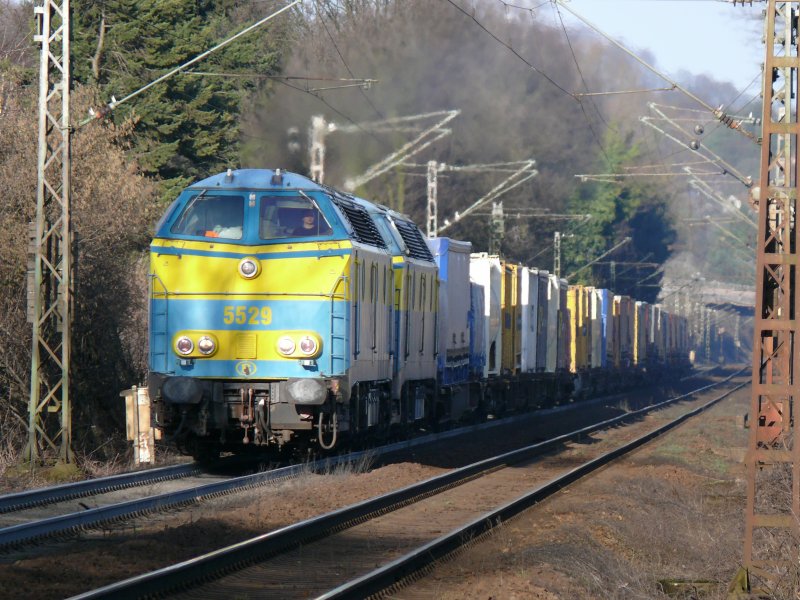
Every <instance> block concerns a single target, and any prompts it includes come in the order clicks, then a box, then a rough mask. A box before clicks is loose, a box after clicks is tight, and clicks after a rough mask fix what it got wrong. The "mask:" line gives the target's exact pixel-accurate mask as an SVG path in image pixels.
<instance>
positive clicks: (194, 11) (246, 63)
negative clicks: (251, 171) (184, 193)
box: [72, 0, 295, 201]
mask: <svg viewBox="0 0 800 600" xmlns="http://www.w3.org/2000/svg"><path fill="white" fill-rule="evenodd" d="M72 5H73V13H74V18H73V32H74V33H73V37H74V42H73V60H72V62H73V71H74V73H73V74H74V77H75V79H76V80H77V81H79V82H89V83H94V84H97V85H98V86H99V87H100V89H101V93H102V94H104V95H106V97H105V101H108V100H110V98H111V97H112V96H114V97H116V98H117V99H121V98H123V97H124V96H126V95H128V94H130V93H131V92H134V91H136V90H138V89H139V88H141V87H142V86H143V85H146V84H147V83H149V82H151V81H153V80H155V79H157V78H158V77H159V76H161V75H163V74H164V73H167V72H168V71H170V70H171V69H173V68H175V67H177V66H179V65H181V64H183V63H185V62H186V61H188V60H190V59H192V58H194V57H195V56H197V55H199V54H200V53H202V52H204V51H206V50H208V49H209V48H211V47H213V46H214V45H216V44H217V43H219V42H221V41H222V40H224V39H226V38H227V37H229V36H231V35H232V34H234V33H235V32H237V31H239V30H241V29H243V28H244V27H245V26H246V25H249V24H250V23H252V22H255V21H256V20H258V19H259V18H262V17H263V16H266V15H267V14H268V10H269V9H267V10H265V9H264V8H265V7H264V4H260V5H258V6H256V7H255V8H253V7H241V6H239V5H238V3H237V2H234V1H233V0H222V1H218V2H215V1H213V0H195V1H190V0H106V1H103V0H77V1H76V2H73V4H72ZM256 10H257V11H258V12H257V13H256ZM294 19H295V17H292V16H291V15H286V16H284V15H282V16H281V17H278V18H277V19H276V20H275V21H271V22H270V23H268V24H267V25H266V26H264V27H263V28H260V29H259V30H256V31H253V32H251V33H249V34H248V35H246V36H244V37H242V38H240V39H239V40H237V41H236V42H234V43H233V44H231V45H230V46H228V47H226V48H224V49H222V50H221V51H219V52H218V53H216V54H214V55H211V56H210V57H209V58H208V59H206V60H204V61H203V62H201V63H198V65H196V66H195V69H196V70H198V71H203V72H212V73H215V75H206V76H202V75H196V74H191V73H182V74H178V75H176V76H175V77H172V78H171V79H168V80H166V81H165V82H163V83H160V84H158V85H157V86H154V87H153V88H151V89H149V90H147V91H146V92H145V93H143V94H142V95H141V96H137V97H136V98H135V99H134V100H132V101H131V102H129V103H126V104H123V105H121V106H120V107H119V108H118V109H117V110H116V111H115V114H114V115H113V116H114V118H125V117H127V116H133V117H134V118H135V120H136V122H137V126H136V132H135V137H134V139H133V140H132V142H133V146H134V150H135V154H136V158H137V159H138V161H139V164H141V166H142V168H143V169H144V170H145V172H146V173H147V174H149V175H154V176H158V177H159V178H160V179H161V180H162V197H163V199H164V201H169V200H170V199H171V198H172V197H174V195H175V193H176V192H177V191H178V190H180V189H181V188H182V187H184V186H185V185H186V184H187V183H189V182H191V181H193V180H196V179H198V178H201V177H205V176H207V175H209V174H210V173H213V172H217V171H220V170H222V169H224V168H227V167H235V166H237V165H238V162H239V134H240V129H239V122H240V111H241V109H242V106H243V102H244V100H245V99H246V98H247V95H248V93H249V92H250V91H252V90H254V89H256V88H257V87H259V85H263V81H264V80H263V79H259V78H258V77H259V76H261V75H270V74H275V73H277V72H278V71H279V69H280V65H281V57H282V56H283V54H284V52H285V49H286V46H285V43H286V42H285V40H286V39H287V36H286V35H285V34H286V32H287V31H288V30H290V29H291V28H292V26H293V24H294V22H295V21H294ZM233 75H243V76H233Z"/></svg>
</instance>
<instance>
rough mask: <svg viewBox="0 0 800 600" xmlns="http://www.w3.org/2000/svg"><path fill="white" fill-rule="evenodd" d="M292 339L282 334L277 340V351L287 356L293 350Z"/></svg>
mask: <svg viewBox="0 0 800 600" xmlns="http://www.w3.org/2000/svg"><path fill="white" fill-rule="evenodd" d="M294 348H295V345H294V340H293V339H292V338H290V337H289V336H288V335H285V336H283V337H282V338H280V339H279V340H278V352H280V353H281V354H283V355H285V356H289V355H290V354H292V353H293V352H294Z"/></svg>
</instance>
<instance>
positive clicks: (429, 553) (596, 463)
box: [317, 383, 747, 600]
mask: <svg viewBox="0 0 800 600" xmlns="http://www.w3.org/2000/svg"><path fill="white" fill-rule="evenodd" d="M745 385H747V384H746V383H741V384H739V385H737V386H736V387H734V388H733V389H732V390H729V391H727V392H725V393H724V394H722V395H721V396H718V397H717V398H714V399H713V400H711V401H709V402H707V403H706V404H704V405H702V406H699V407H698V408H696V409H694V410H691V411H689V412H687V413H684V414H683V415H681V416H680V417H678V418H677V419H675V420H673V421H670V422H669V423H666V424H665V425H662V426H661V427H658V428H657V429H654V430H653V431H650V432H648V433H646V434H644V435H643V436H640V437H638V438H636V439H635V440H633V441H631V442H628V443H627V444H624V445H622V446H620V447H618V448H616V449H614V450H611V451H610V452H607V453H605V454H603V455H601V456H598V457H596V458H594V459H592V460H589V461H587V462H585V463H583V464H582V465H580V466H578V467H575V468H574V469H572V470H570V471H568V472H567V473H564V474H563V475H560V476H558V477H555V478H553V479H551V480H550V481H549V482H547V483H545V484H543V485H540V486H538V487H537V488H535V489H533V490H531V491H530V492H528V493H526V494H523V495H522V496H520V497H519V498H517V499H516V500H512V501H511V502H508V503H506V504H504V505H503V506H500V507H499V508H497V509H495V510H492V511H489V512H487V513H485V514H483V515H481V516H480V517H478V518H477V519H474V520H473V521H472V522H470V523H467V524H466V525H464V526H463V527H458V528H456V529H454V530H452V531H451V532H450V533H447V534H445V535H443V536H441V537H439V538H437V539H435V540H433V541H431V542H429V543H427V544H424V545H422V546H420V547H418V548H416V549H415V550H413V551H411V552H409V553H407V554H405V555H404V556H401V557H400V558H398V559H396V560H394V561H392V562H390V563H387V564H386V565H384V566H382V567H378V568H377V569H375V570H373V571H371V572H369V573H366V574H365V575H362V576H361V577H358V578H356V579H353V580H351V581H349V582H347V583H345V584H343V585H340V586H338V587H336V588H334V589H332V590H330V591H329V592H326V593H325V594H322V595H320V596H317V600H334V599H335V600H345V599H350V598H353V599H357V598H359V599H360V598H365V597H367V596H369V595H371V594H376V593H378V592H381V591H383V590H386V589H387V588H391V587H402V586H403V580H404V579H406V578H408V577H409V576H411V575H413V574H414V573H416V572H418V571H420V570H422V569H424V568H426V567H428V566H430V565H431V564H432V563H433V562H434V561H436V560H439V559H441V558H444V557H445V556H447V555H448V554H450V553H451V552H453V551H454V550H457V549H459V548H460V547H461V546H464V545H465V544H467V543H469V542H470V541H472V540H474V539H475V538H476V537H477V536H480V535H482V534H484V533H486V532H488V531H490V530H491V529H493V528H494V527H496V526H498V525H499V524H501V523H503V522H504V521H507V520H508V519H510V518H512V517H514V516H515V515H517V514H518V513H520V512H522V511H523V510H525V509H526V508H529V507H531V506H533V505H534V504H536V503H538V502H541V501H542V500H544V499H545V498H547V497H549V496H551V495H552V494H554V493H556V492H557V491H559V490H561V489H563V488H564V487H566V486H567V485H569V484H571V483H574V482H575V481H577V480H579V479H581V478H582V477H584V476H585V475H588V474H589V473H591V472H592V471H595V470H597V469H599V468H600V467H603V466H605V465H607V464H608V463H610V462H612V461H614V460H616V459H617V458H619V457H621V456H624V455H625V454H628V453H629V452H631V451H633V450H635V449H637V448H639V447H640V446H643V445H644V444H646V443H647V442H649V441H651V440H653V439H655V438H656V437H658V436H660V435H662V434H663V433H666V432H667V431H669V430H671V429H673V428H675V427H677V426H678V425H680V424H682V423H683V422H685V421H687V420H688V419H690V418H691V417H694V416H696V415H698V414H700V413H701V412H703V411H705V410H707V409H708V408H711V407H712V406H714V405H715V404H717V403H718V402H720V401H721V400H723V399H724V398H727V397H728V396H729V395H730V394H732V393H733V392H735V391H737V390H739V389H741V388H742V387H744V386H745Z"/></svg>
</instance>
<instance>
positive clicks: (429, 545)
mask: <svg viewBox="0 0 800 600" xmlns="http://www.w3.org/2000/svg"><path fill="white" fill-rule="evenodd" d="M731 377H733V376H731ZM729 379H730V378H729ZM726 381H728V380H726ZM720 383H723V382H720ZM715 385H718V384H715ZM743 385H745V383H741V384H739V385H737V386H736V387H734V388H733V389H731V390H728V391H727V392H725V393H723V394H721V395H720V396H718V397H716V398H714V399H713V400H712V401H710V402H706V403H704V404H702V405H700V406H698V407H697V408H695V409H694V410H691V411H689V412H686V413H684V414H682V415H680V416H679V417H677V418H675V419H671V420H669V422H667V423H665V424H664V425H662V426H660V427H658V428H656V429H652V430H649V431H646V432H644V433H640V434H637V435H636V437H635V439H632V440H630V439H627V440H624V441H623V442H619V443H616V445H615V447H614V448H613V449H611V450H609V451H606V452H600V451H598V452H596V453H595V456H593V457H592V458H589V459H586V460H581V461H580V464H577V465H566V468H565V465H564V464H561V465H560V470H561V471H562V472H561V473H560V474H559V475H558V476H555V477H547V476H546V474H547V473H548V472H549V471H550V470H551V469H549V468H544V469H543V468H542V460H544V461H545V462H546V461H548V460H554V461H555V462H556V463H558V462H559V461H560V462H561V463H564V459H563V457H561V458H559V457H558V456H556V457H551V458H550V459H540V460H537V461H533V460H532V457H534V456H537V455H540V454H541V453H542V452H544V451H546V450H548V449H552V448H554V447H557V446H559V445H561V444H564V443H565V442H568V441H570V440H575V439H580V438H585V437H586V436H587V435H588V434H590V433H592V432H595V431H598V430H600V429H608V428H611V427H614V426H615V425H618V424H620V423H621V422H622V421H624V420H628V419H631V418H637V417H642V416H643V415H644V414H645V413H647V412H650V411H652V410H654V409H656V408H661V407H664V406H666V405H668V404H671V403H674V402H675V401H676V399H670V400H668V401H665V402H662V403H659V404H657V405H654V406H651V407H647V408H645V409H641V410H639V411H634V412H631V413H628V414H626V415H623V416H620V417H616V418H614V419H610V420H607V421H604V422H602V423H598V424H595V425H592V426H590V427H585V428H583V429H580V430H578V431H575V432H572V433H570V434H566V435H563V436H559V437H557V438H553V439H551V440H547V441H545V442H541V443H538V444H534V445H531V446H528V447H526V448H522V449H519V450H516V451H513V452H509V453H505V454H502V455H499V456H495V457H493V458H490V459H487V460H483V461H480V462H477V463H474V464H471V465H468V466H465V467H462V468H459V469H455V470H452V471H450V472H448V473H445V474H443V475H440V476H438V477H434V478H431V479H429V480H427V481H423V482H421V483H418V484H414V485H411V486H408V487H406V488H403V489H400V490H396V491H393V492H390V493H388V494H385V495H382V496H379V497H376V498H373V499H370V500H367V501H364V502H360V503H358V504H355V505H352V506H348V507H345V508H343V509H340V510H337V511H333V512H331V513H328V514H326V515H322V516H318V517H315V518H312V519H309V520H307V521H303V522H300V523H297V524H294V525H291V526H288V527H284V528H282V529H279V530H276V531H273V532H271V533H268V534H265V535H262V536H259V537H257V538H254V539H251V540H248V541H246V542H242V543H239V544H235V545H234V546H230V547H228V548H223V549H221V550H217V551H215V552H211V553H209V554H206V555H203V556H200V557H198V558H196V559H193V560H189V561H185V562H183V563H180V564H177V565H173V566H170V567H167V568H165V569H161V570H158V571H155V572H152V573H148V574H145V575H141V576H139V577H134V578H132V579H129V580H126V581H122V582H119V583H116V584H113V585H110V586H106V587H103V588H100V589H97V590H94V591H92V592H88V593H86V594H83V595H80V596H76V598H81V599H89V598H112V597H113V598H137V597H142V596H146V595H153V594H164V593H168V592H170V591H173V590H181V589H188V591H186V592H184V593H183V594H181V593H179V594H178V597H186V598H192V597H197V596H198V595H200V596H202V597H217V596H219V597H231V596H237V595H242V594H244V595H247V594H250V593H257V594H258V597H260V598H267V597H276V598H290V597H309V596H312V595H318V596H319V597H323V598H362V597H364V596H366V595H369V594H372V593H376V592H378V591H380V590H383V589H386V588H387V587H391V586H393V585H395V584H396V582H397V581H399V580H401V579H403V578H404V577H408V576H410V575H412V574H413V573H414V572H415V571H417V570H419V569H422V568H424V567H426V566H427V565H429V564H430V563H431V562H432V561H433V560H435V559H436V558H438V557H440V556H443V555H445V554H447V553H449V552H452V551H453V550H455V549H456V548H458V547H459V546H461V545H463V544H464V543H465V542H468V541H469V540H471V539H474V538H475V536H479V535H481V534H482V533H484V532H486V531H488V530H489V529H491V528H492V527H493V526H494V525H496V524H497V523H499V522H502V521H505V520H507V519H508V518H509V517H511V516H513V515H514V514H516V513H518V512H519V511H521V510H524V509H525V508H527V507H528V506H531V505H532V504H535V503H536V502H539V501H541V500H542V499H544V498H546V497H547V496H548V495H550V494H552V493H553V492H555V491H557V490H558V489H561V488H562V487H564V486H566V485H569V484H570V483H571V482H573V481H575V480H577V479H578V478H580V477H583V476H584V475H586V474H587V473H590V472H591V471H593V470H595V469H597V468H599V467H600V466H602V465H605V464H607V463H608V462H610V461H612V460H614V459H615V458H617V457H619V456H621V455H623V454H625V453H627V452H630V451H631V450H633V449H635V448H638V447H639V446H641V445H642V444H644V443H646V442H647V441H649V440H651V439H653V438H654V437H656V436H658V435H661V434H662V433H664V432H665V431H668V430H669V429H671V428H673V427H675V426H677V425H678V424H680V423H682V422H684V421H685V420H687V419H688V418H690V417H691V416H694V415H696V414H698V413H700V412H702V411H703V410H706V409H707V408H709V407H710V406H712V405H713V404H715V403H717V402H719V401H720V400H722V399H723V398H725V397H727V396H728V395H729V394H731V393H732V392H733V391H735V390H736V389H739V388H740V387H742V386H743ZM708 387H711V386H706V387H704V388H702V389H703V390H705V389H707V388H708ZM697 391H699V390H696V391H695V392H697ZM684 397H685V396H681V397H680V398H684ZM637 425H641V424H637ZM623 437H624V436H623ZM567 462H569V461H567ZM557 466H558V465H557ZM343 557H346V559H343ZM225 573H228V574H227V575H223V574H225ZM209 579H213V581H210V582H209ZM198 582H207V583H199V584H198ZM198 585H199V587H198Z"/></svg>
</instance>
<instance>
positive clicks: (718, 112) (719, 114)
mask: <svg viewBox="0 0 800 600" xmlns="http://www.w3.org/2000/svg"><path fill="white" fill-rule="evenodd" d="M552 1H553V3H554V4H556V5H557V6H561V7H562V8H564V10H566V11H567V12H569V13H570V14H571V15H572V16H574V17H575V18H577V19H579V20H580V21H582V22H583V23H584V24H585V25H586V26H587V27H589V28H590V29H591V30H592V31H594V32H596V33H598V34H600V35H601V36H603V37H604V38H605V39H607V40H608V41H609V42H611V43H612V44H614V45H615V46H616V47H617V48H619V49H620V50H622V51H623V52H624V53H625V54H627V55H628V56H630V57H631V58H633V59H634V60H635V61H636V62H638V63H639V64H640V65H642V66H643V67H645V68H646V69H648V70H649V71H651V72H652V73H654V74H655V75H657V76H658V77H660V78H661V79H663V80H664V81H666V82H667V83H669V84H670V85H673V86H675V89H676V90H678V91H679V92H681V93H682V94H684V95H685V96H687V97H688V98H691V99H692V100H694V101H695V102H697V103H698V104H699V105H700V106H702V107H703V108H705V109H706V110H708V111H709V112H710V113H711V114H713V115H714V117H716V118H717V119H718V120H719V121H720V122H722V123H725V124H726V125H727V126H728V127H729V128H730V129H733V130H734V131H738V132H739V133H741V134H743V135H745V136H747V137H748V138H750V139H751V140H753V141H756V139H755V136H754V135H753V134H752V133H750V132H749V131H746V130H744V129H742V128H741V123H738V122H735V121H734V120H732V119H731V118H730V116H729V115H727V114H725V113H724V112H723V111H722V109H721V107H720V108H714V107H713V106H711V105H710V104H708V102H706V101H705V100H703V99H702V98H700V97H699V96H697V95H696V94H694V93H692V92H691V91H689V90H688V89H686V88H685V87H683V86H682V85H680V84H679V83H678V82H677V81H675V80H674V79H672V78H670V77H669V76H668V75H665V74H664V73H662V72H661V71H659V70H658V69H656V68H655V67H654V66H653V65H651V64H650V63H648V62H647V61H645V60H644V59H643V58H641V57H640V56H638V55H637V54H636V53H634V52H632V51H631V50H629V49H628V48H626V47H625V46H623V45H622V44H621V43H620V42H618V41H617V40H615V39H614V38H613V37H611V36H610V35H608V34H607V33H605V32H604V31H602V30H601V29H600V28H599V27H597V26H596V25H595V24H593V23H592V22H591V21H589V20H588V19H586V18H585V17H584V16H583V15H581V14H580V13H578V12H576V11H575V10H573V9H572V8H570V7H569V6H568V5H567V4H566V3H565V2H564V0H552Z"/></svg>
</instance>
